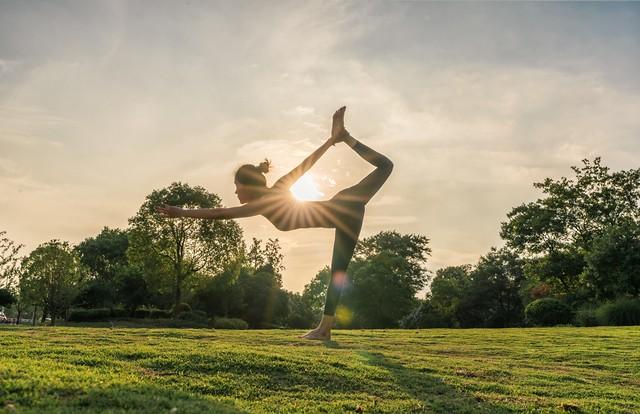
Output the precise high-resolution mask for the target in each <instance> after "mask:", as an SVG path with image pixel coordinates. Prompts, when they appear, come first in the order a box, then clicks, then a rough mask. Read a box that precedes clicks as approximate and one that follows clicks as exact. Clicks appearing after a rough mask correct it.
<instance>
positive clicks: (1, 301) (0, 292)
mask: <svg viewBox="0 0 640 414" xmlns="http://www.w3.org/2000/svg"><path fill="white" fill-rule="evenodd" d="M17 300H18V299H17V298H16V296H15V295H14V294H13V293H12V292H11V291H10V290H9V289H0V306H11V305H13V304H14V303H16V301H17Z"/></svg>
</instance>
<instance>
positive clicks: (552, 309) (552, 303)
mask: <svg viewBox="0 0 640 414" xmlns="http://www.w3.org/2000/svg"><path fill="white" fill-rule="evenodd" d="M524 313H525V316H526V320H527V323H529V324H530V325H534V326H554V325H560V324H567V323H569V322H570V321H571V318H572V314H571V309H570V308H569V307H568V306H567V305H566V304H565V303H563V302H561V301H559V300H558V299H554V298H542V299H537V300H534V301H533V302H531V303H530V304H528V305H527V307H526V308H525V310H524Z"/></svg>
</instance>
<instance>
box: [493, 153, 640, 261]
mask: <svg viewBox="0 0 640 414" xmlns="http://www.w3.org/2000/svg"><path fill="white" fill-rule="evenodd" d="M582 163H583V167H582V168H578V167H571V169H572V170H573V172H574V173H575V175H576V177H575V179H574V180H570V179H567V178H566V177H562V178H561V179H559V180H553V179H551V178H547V179H545V180H544V181H543V182H539V183H535V184H534V187H536V188H539V189H541V190H542V192H543V193H544V194H545V197H544V198H541V199H538V200H536V201H534V202H531V203H528V204H523V205H521V206H519V207H516V208H514V209H513V210H512V211H511V212H510V213H509V214H507V218H508V221H506V222H503V223H502V229H501V236H502V238H503V239H505V240H506V241H507V242H508V244H509V246H510V247H513V248H515V249H517V250H519V251H521V252H526V253H528V254H539V253H550V252H552V251H555V250H558V249H562V248H563V247H567V246H569V245H572V246H574V247H576V248H587V247H588V246H589V245H590V243H591V241H592V240H593V239H594V238H595V237H596V236H597V235H599V234H601V233H602V231H603V230H604V229H605V228H606V227H608V226H611V225H617V224H620V223H623V222H629V221H632V222H635V223H638V221H639V220H640V208H639V207H640V168H639V169H635V170H623V171H618V172H610V171H609V168H608V167H605V166H603V165H601V164H600V158H595V159H594V160H593V161H589V160H587V159H585V160H583V161H582Z"/></svg>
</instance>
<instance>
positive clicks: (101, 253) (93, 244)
mask: <svg viewBox="0 0 640 414" xmlns="http://www.w3.org/2000/svg"><path fill="white" fill-rule="evenodd" d="M128 247H129V237H128V234H127V231H126V230H120V229H110V228H108V227H104V228H103V229H102V231H101V232H100V234H98V235H97V236H96V237H88V238H86V239H84V240H83V241H82V242H81V243H80V244H78V245H77V246H76V247H75V249H74V250H75V251H76V252H77V253H78V254H79V255H80V261H81V262H82V264H83V265H84V266H86V267H87V268H88V269H89V271H90V273H91V276H92V277H93V278H95V279H102V280H109V281H111V280H113V279H114V278H115V276H116V274H117V272H118V270H119V269H120V268H122V267H123V266H127V265H128V261H127V248H128Z"/></svg>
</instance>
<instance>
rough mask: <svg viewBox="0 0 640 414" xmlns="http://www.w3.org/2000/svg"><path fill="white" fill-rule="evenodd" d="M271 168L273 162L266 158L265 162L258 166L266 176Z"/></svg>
mask: <svg viewBox="0 0 640 414" xmlns="http://www.w3.org/2000/svg"><path fill="white" fill-rule="evenodd" d="M270 168H271V161H269V160H268V159H266V158H265V159H264V161H262V162H261V163H260V165H258V169H259V170H260V171H261V172H262V173H264V174H266V173H268V172H269V169H270Z"/></svg>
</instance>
